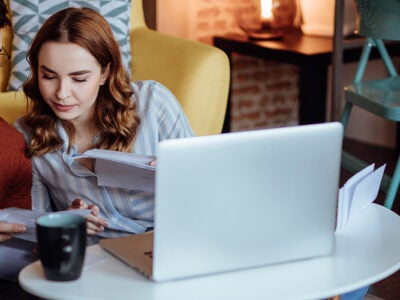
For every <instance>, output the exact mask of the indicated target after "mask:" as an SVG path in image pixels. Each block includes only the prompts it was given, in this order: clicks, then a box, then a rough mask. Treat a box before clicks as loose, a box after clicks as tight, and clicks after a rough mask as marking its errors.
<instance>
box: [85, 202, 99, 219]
mask: <svg viewBox="0 0 400 300" xmlns="http://www.w3.org/2000/svg"><path fill="white" fill-rule="evenodd" d="M87 208H88V209H91V210H92V211H91V212H90V214H91V215H93V216H96V217H97V216H98V215H99V207H98V206H97V205H94V204H90V205H89V206H88V207H87Z"/></svg>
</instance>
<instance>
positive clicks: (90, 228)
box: [86, 222, 104, 234]
mask: <svg viewBox="0 0 400 300" xmlns="http://www.w3.org/2000/svg"><path fill="white" fill-rule="evenodd" d="M86 230H87V233H89V234H94V233H97V232H103V231H104V226H102V225H99V224H97V223H92V222H86Z"/></svg>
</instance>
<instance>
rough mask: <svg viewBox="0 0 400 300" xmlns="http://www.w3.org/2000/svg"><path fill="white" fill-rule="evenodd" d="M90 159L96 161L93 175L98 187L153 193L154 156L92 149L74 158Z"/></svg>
mask: <svg viewBox="0 0 400 300" xmlns="http://www.w3.org/2000/svg"><path fill="white" fill-rule="evenodd" d="M81 157H90V158H93V159H95V160H96V162H95V173H96V175H97V181H98V184H99V185H100V186H111V187H118V188H124V189H130V190H142V191H146V192H154V186H155V170H156V168H155V166H151V165H150V163H151V162H152V161H153V160H155V159H156V158H155V157H154V156H147V155H140V154H135V153H126V152H120V151H113V150H104V149H92V150H88V151H86V152H85V153H83V154H81V155H76V156H75V157H74V158H81Z"/></svg>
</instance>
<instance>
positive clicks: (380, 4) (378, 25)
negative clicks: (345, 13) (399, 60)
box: [356, 0, 400, 40]
mask: <svg viewBox="0 0 400 300" xmlns="http://www.w3.org/2000/svg"><path fill="white" fill-rule="evenodd" d="M356 3H357V12H358V15H359V34H360V35H362V36H365V37H371V38H377V39H383V40H400V30H399V27H400V1H399V0H356Z"/></svg>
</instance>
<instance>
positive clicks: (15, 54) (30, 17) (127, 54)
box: [8, 0, 131, 90]
mask: <svg viewBox="0 0 400 300" xmlns="http://www.w3.org/2000/svg"><path fill="white" fill-rule="evenodd" d="M130 5H131V1H130V0H113V1H110V0H45V1H44V0H29V1H26V0H10V9H11V15H12V25H13V30H14V38H13V42H12V60H11V74H10V80H9V85H8V89H9V90H20V89H21V86H22V83H23V82H24V81H25V79H26V78H27V77H28V75H29V72H30V71H29V65H28V63H27V61H26V53H27V50H28V48H29V45H30V43H31V41H32V39H33V37H34V35H35V33H36V32H37V31H38V29H39V28H40V27H41V25H42V24H43V23H44V21H45V20H46V19H47V18H48V17H50V16H51V15H52V14H54V13H55V12H57V11H59V10H61V9H63V8H66V7H70V6H74V7H82V6H86V7H90V8H92V9H94V10H96V11H98V12H99V13H100V14H101V15H103V16H104V17H105V18H106V20H107V21H108V22H109V24H110V26H111V28H112V30H113V33H114V36H115V38H116V39H117V41H118V43H119V45H120V47H121V53H122V60H123V63H124V65H125V67H126V69H127V70H128V71H129V70H130V60H131V47H130V40H129V29H130V13H131V8H130ZM99 30H101V28H99ZM129 73H130V72H129Z"/></svg>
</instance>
